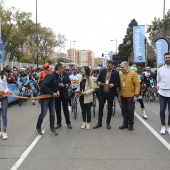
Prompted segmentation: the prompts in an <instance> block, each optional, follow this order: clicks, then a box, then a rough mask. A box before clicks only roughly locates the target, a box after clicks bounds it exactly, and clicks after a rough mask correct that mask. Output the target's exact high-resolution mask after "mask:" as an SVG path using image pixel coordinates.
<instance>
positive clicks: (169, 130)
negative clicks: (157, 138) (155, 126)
mask: <svg viewBox="0 0 170 170" xmlns="http://www.w3.org/2000/svg"><path fill="white" fill-rule="evenodd" d="M166 131H167V132H168V134H169V135H170V127H167V129H166Z"/></svg>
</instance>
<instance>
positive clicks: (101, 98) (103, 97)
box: [98, 92, 113, 124]
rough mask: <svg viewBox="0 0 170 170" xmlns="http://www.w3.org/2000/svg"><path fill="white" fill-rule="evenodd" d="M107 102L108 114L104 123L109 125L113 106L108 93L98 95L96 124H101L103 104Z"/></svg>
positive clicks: (111, 98)
mask: <svg viewBox="0 0 170 170" xmlns="http://www.w3.org/2000/svg"><path fill="white" fill-rule="evenodd" d="M106 100H107V104H108V113H107V120H106V123H110V121H111V117H112V113H113V110H112V106H113V96H112V95H111V94H110V93H104V92H102V93H101V94H100V95H99V115H98V123H100V124H102V118H103V108H104V104H105V102H106Z"/></svg>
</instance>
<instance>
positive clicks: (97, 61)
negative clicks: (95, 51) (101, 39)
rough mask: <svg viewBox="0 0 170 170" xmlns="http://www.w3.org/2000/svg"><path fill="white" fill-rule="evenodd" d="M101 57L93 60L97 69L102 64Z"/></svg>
mask: <svg viewBox="0 0 170 170" xmlns="http://www.w3.org/2000/svg"><path fill="white" fill-rule="evenodd" d="M102 59H103V58H102V57H95V58H94V67H99V65H101V64H102Z"/></svg>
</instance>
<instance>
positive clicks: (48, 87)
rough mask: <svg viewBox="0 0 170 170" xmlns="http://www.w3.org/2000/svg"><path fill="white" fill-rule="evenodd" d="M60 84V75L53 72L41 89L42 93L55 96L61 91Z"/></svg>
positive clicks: (46, 77) (44, 81)
mask: <svg viewBox="0 0 170 170" xmlns="http://www.w3.org/2000/svg"><path fill="white" fill-rule="evenodd" d="M58 84H59V75H58V74H57V73H56V71H53V72H51V73H49V74H47V75H46V76H45V79H44V80H43V82H42V86H41V88H40V93H41V94H50V95H53V93H56V92H57V91H59V87H58Z"/></svg>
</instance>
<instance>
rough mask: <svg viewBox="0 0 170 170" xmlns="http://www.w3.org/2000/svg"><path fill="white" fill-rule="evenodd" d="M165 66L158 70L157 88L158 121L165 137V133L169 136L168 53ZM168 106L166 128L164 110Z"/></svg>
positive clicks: (168, 53) (169, 90)
mask: <svg viewBox="0 0 170 170" xmlns="http://www.w3.org/2000/svg"><path fill="white" fill-rule="evenodd" d="M164 60H165V65H164V66H162V67H161V68H159V69H158V73H157V88H158V93H159V103H160V119H161V124H162V128H161V131H160V133H161V134H163V135H165V133H166V131H167V132H168V134H170V81H169V80H170V74H169V73H170V52H167V53H165V54H164ZM167 104H168V111H169V116H168V126H167V127H166V122H165V110H166V106H167Z"/></svg>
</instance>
